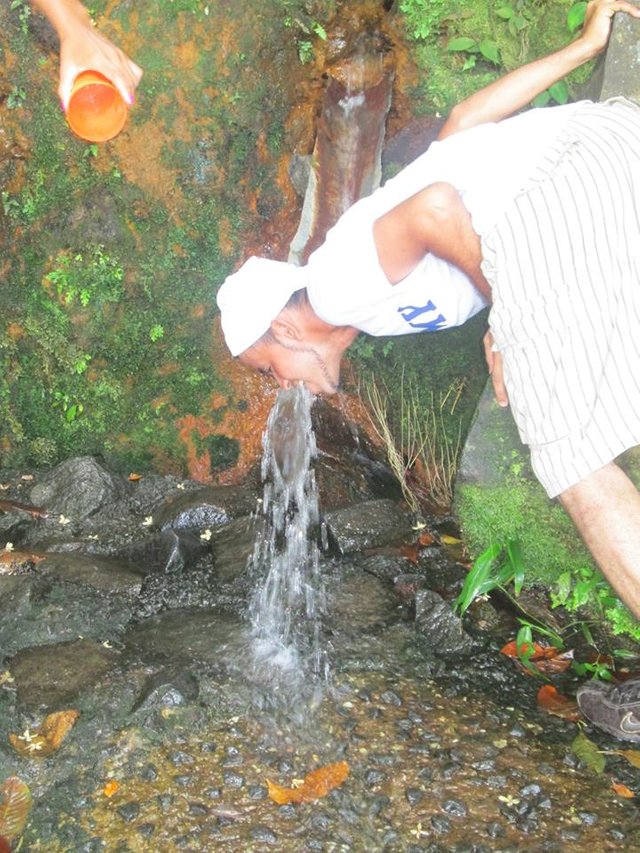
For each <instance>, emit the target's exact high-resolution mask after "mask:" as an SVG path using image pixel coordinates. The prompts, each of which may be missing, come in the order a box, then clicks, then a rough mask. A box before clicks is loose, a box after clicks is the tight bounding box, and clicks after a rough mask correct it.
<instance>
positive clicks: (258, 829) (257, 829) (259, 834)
mask: <svg viewBox="0 0 640 853" xmlns="http://www.w3.org/2000/svg"><path fill="white" fill-rule="evenodd" d="M249 834H250V836H251V838H252V840H253V841H261V842H262V843H264V844H277V843H278V836H277V835H276V833H275V832H274V831H273V830H272V829H269V827H268V826H260V825H258V826H254V827H253V829H252V830H251V832H250V833H249Z"/></svg>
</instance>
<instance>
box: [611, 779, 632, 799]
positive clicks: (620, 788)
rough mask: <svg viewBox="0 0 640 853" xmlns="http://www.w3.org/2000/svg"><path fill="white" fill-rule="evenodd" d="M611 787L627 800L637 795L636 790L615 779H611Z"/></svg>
mask: <svg viewBox="0 0 640 853" xmlns="http://www.w3.org/2000/svg"><path fill="white" fill-rule="evenodd" d="M611 788H612V790H613V791H614V792H615V793H616V794H617V795H618V796H619V797H624V798H625V799H626V800H632V799H633V798H634V797H635V792H634V791H632V790H631V788H627V786H626V785H623V784H622V782H616V780H615V779H612V780H611Z"/></svg>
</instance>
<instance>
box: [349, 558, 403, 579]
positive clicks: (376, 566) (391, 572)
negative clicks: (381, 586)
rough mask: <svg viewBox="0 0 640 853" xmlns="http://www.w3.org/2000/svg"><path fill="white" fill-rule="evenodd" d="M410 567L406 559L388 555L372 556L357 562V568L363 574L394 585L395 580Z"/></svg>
mask: <svg viewBox="0 0 640 853" xmlns="http://www.w3.org/2000/svg"><path fill="white" fill-rule="evenodd" d="M410 565H411V564H410V563H409V561H408V560H407V559H406V557H399V556H398V557H396V556H390V555H388V554H373V555H372V556H370V557H362V558H361V559H359V560H358V566H359V567H360V568H361V569H362V571H363V572H366V573H367V574H370V575H374V576H375V577H377V578H379V579H380V580H383V581H387V582H388V583H389V584H393V583H395V581H396V579H397V578H399V577H400V576H401V575H403V574H404V573H405V572H407V571H408V568H409V567H410Z"/></svg>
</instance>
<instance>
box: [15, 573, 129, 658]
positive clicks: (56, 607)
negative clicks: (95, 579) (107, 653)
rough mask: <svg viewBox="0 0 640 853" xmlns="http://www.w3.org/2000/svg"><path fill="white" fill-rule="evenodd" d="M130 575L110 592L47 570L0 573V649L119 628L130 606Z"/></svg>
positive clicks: (96, 636)
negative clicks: (117, 589) (62, 578)
mask: <svg viewBox="0 0 640 853" xmlns="http://www.w3.org/2000/svg"><path fill="white" fill-rule="evenodd" d="M112 580H113V578H112ZM131 580H132V579H131V578H128V577H125V579H124V589H123V590H122V594H115V593H110V592H105V591H102V590H97V589H95V588H94V587H92V586H83V585H78V584H77V583H66V582H62V581H60V580H57V579H52V578H49V577H46V576H44V577H38V576H37V575H33V576H25V577H0V653H1V654H5V655H8V654H15V652H17V651H18V650H19V649H24V648H28V647H29V646H37V645H42V644H46V643H57V642H62V641H70V640H75V639H76V638H77V637H80V636H82V637H87V638H94V639H100V640H106V639H108V638H110V637H113V636H114V635H117V634H119V633H120V632H121V631H122V630H123V628H124V626H125V625H127V623H128V622H129V621H130V619H131V615H132V612H133V603H132V598H131V596H130V595H129V594H128V592H127V591H128V590H130V583H131ZM118 581H119V582H120V581H122V578H119V579H118Z"/></svg>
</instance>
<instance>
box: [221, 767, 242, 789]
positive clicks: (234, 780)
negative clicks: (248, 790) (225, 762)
mask: <svg viewBox="0 0 640 853" xmlns="http://www.w3.org/2000/svg"><path fill="white" fill-rule="evenodd" d="M222 779H223V781H224V784H225V785H226V786H227V787H228V788H242V786H243V785H244V776H241V775H240V774H239V773H234V772H233V771H232V770H227V771H226V772H224V773H223V774H222Z"/></svg>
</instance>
